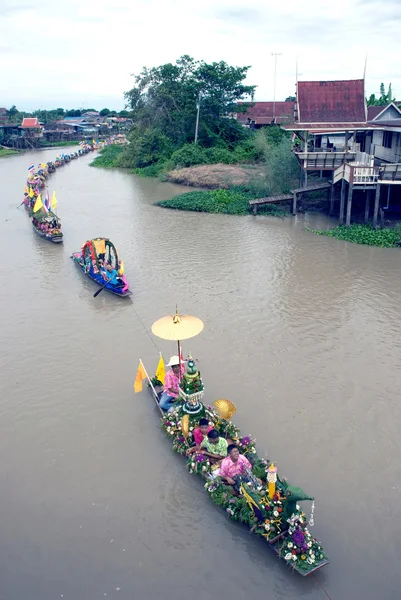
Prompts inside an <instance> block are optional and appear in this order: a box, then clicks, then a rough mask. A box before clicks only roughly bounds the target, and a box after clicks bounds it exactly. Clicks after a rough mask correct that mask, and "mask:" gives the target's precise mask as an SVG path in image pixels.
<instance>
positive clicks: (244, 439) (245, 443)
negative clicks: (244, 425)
mask: <svg viewBox="0 0 401 600" xmlns="http://www.w3.org/2000/svg"><path fill="white" fill-rule="evenodd" d="M250 441H251V438H250V437H249V435H246V436H245V437H243V438H242V440H241V444H242V445H243V446H247V445H248V444H249V442H250Z"/></svg>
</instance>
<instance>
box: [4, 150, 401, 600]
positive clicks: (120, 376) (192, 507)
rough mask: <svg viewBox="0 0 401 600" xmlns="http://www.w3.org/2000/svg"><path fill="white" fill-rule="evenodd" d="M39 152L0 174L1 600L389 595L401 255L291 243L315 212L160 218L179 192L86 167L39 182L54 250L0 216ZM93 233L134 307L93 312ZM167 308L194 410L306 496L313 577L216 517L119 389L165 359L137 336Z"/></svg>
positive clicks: (138, 400)
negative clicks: (51, 206) (52, 225)
mask: <svg viewBox="0 0 401 600" xmlns="http://www.w3.org/2000/svg"><path fill="white" fill-rule="evenodd" d="M56 153H57V150H55V149H51V150H46V151H42V152H32V153H29V154H26V155H23V156H12V157H8V158H3V159H1V160H0V179H1V182H2V200H1V202H2V212H1V220H0V236H1V248H2V261H1V262H2V268H1V277H2V285H1V287H0V302H1V304H0V306H1V313H0V315H1V339H2V344H1V349H0V353H1V354H0V357H1V363H0V364H1V371H0V388H1V398H0V433H1V435H0V452H1V457H2V460H1V462H0V504H1V520H0V548H1V554H0V598H1V600H3V599H4V600H48V599H57V598H61V597H62V598H64V599H65V600H70V599H71V600H81V599H82V600H86V599H87V600H92V599H93V600H95V599H100V598H104V597H107V598H119V599H135V600H136V599H138V600H139V599H141V600H158V599H164V598H166V599H174V600H187V599H188V598H202V600H212V599H213V600H215V599H216V598H219V599H226V598H227V599H230V600H243V599H245V598H252V599H255V598H264V599H266V600H281V599H285V600H296V599H299V598H307V599H308V600H309V599H310V600H315V599H316V600H318V599H320V600H323V599H325V598H326V600H327V598H329V599H330V598H331V599H332V600H353V599H354V598H355V599H359V598H363V599H365V600H370V599H372V600H373V599H375V600H376V599H377V598H378V597H379V598H381V599H383V600H385V599H390V598H400V597H401V576H400V560H401V487H400V481H401V466H400V456H401V447H400V423H401V402H400V394H399V388H400V384H401V321H400V302H401V300H400V299H401V251H400V250H397V249H394V250H392V249H379V248H368V247H363V246H356V245H352V244H347V243H345V242H338V241H336V240H333V239H329V238H325V237H319V236H314V235H313V234H311V233H308V232H307V231H305V229H304V227H305V225H308V226H313V227H325V226H327V225H328V220H327V218H326V217H325V216H322V215H315V216H302V215H300V216H298V217H297V218H292V217H289V218H286V219H284V220H281V219H277V218H271V217H270V218H269V217H263V216H258V217H256V218H255V217H252V216H249V217H235V216H225V215H207V214H196V213H183V212H175V211H168V210H164V209H160V208H157V207H155V206H153V205H152V203H153V202H154V201H155V200H157V199H162V198H168V197H171V196H173V195H175V194H176V193H178V192H179V191H183V188H179V187H177V186H174V185H170V184H166V183H160V182H158V181H153V180H150V179H145V178H140V177H136V176H134V175H130V174H128V173H124V172H119V171H106V170H100V169H94V168H90V167H89V166H88V165H89V162H90V161H91V160H92V159H93V155H87V156H86V157H83V158H80V159H78V160H75V161H73V162H71V163H70V164H68V165H65V166H64V167H62V168H60V169H59V170H58V171H57V172H56V173H55V174H53V175H51V177H50V180H49V181H50V184H49V187H50V192H51V191H52V189H53V188H54V189H56V192H57V197H58V213H59V215H60V216H61V217H62V222H63V229H64V236H65V237H64V244H62V245H61V244H60V245H55V244H50V243H48V242H45V241H43V240H42V239H40V238H38V237H37V236H36V235H35V234H34V232H33V231H32V227H31V224H30V220H29V217H28V215H27V213H26V211H25V210H24V209H23V208H20V209H19V210H17V208H16V207H17V205H18V204H19V203H20V202H21V201H22V194H23V185H24V183H25V179H26V176H27V168H28V165H29V164H30V163H31V162H35V164H37V163H38V162H39V161H40V160H51V159H54V157H55V155H56ZM184 191H185V190H184ZM102 235H103V236H107V237H110V238H111V239H112V240H113V241H114V243H115V244H116V246H117V248H118V250H119V253H120V254H121V256H122V258H123V259H124V263H125V271H126V275H127V278H128V280H129V281H130V282H131V285H132V287H133V290H134V296H133V299H132V301H131V300H127V301H124V300H122V299H119V298H115V297H114V296H112V295H109V294H107V293H104V292H103V293H102V294H100V295H99V296H98V297H97V298H96V299H94V298H93V293H94V292H95V291H96V289H97V288H96V286H95V284H93V283H92V282H91V281H89V280H86V279H85V278H84V277H83V275H82V274H81V273H79V272H78V270H77V269H76V267H75V266H74V265H73V263H72V260H71V259H70V255H71V253H72V252H73V251H76V250H79V249H80V247H81V245H82V244H83V243H84V241H85V240H87V239H90V238H92V237H96V236H102ZM176 303H178V306H179V309H180V311H181V312H183V313H189V314H193V315H196V316H198V317H200V318H201V319H203V321H204V322H205V328H204V331H203V332H202V333H201V335H200V336H198V337H197V338H194V339H192V340H190V341H189V342H186V343H184V346H183V349H184V353H188V352H189V351H191V352H192V354H193V356H194V357H196V358H197V359H199V363H198V366H199V369H200V371H201V373H202V376H203V379H204V383H205V389H206V400H207V401H209V402H212V401H213V400H215V399H217V398H220V397H225V398H229V399H230V400H232V401H233V402H235V404H236V406H237V413H236V415H235V417H234V421H235V422H236V424H237V425H238V426H239V427H240V428H241V429H242V431H243V432H244V433H251V434H253V435H254V436H255V437H256V438H257V446H258V451H259V453H260V454H261V455H265V456H267V457H269V458H271V459H274V461H275V462H276V463H277V465H278V467H279V470H280V473H281V474H282V475H285V476H287V477H288V479H289V480H290V481H291V483H293V484H295V485H300V486H301V487H303V488H304V489H305V491H306V492H307V493H309V494H310V495H313V496H315V498H316V509H315V526H314V528H313V533H314V535H315V536H316V537H318V539H320V540H321V541H322V543H323V546H324V548H325V550H326V552H327V553H328V555H329V557H330V560H331V562H330V564H329V565H328V566H327V567H325V568H324V569H322V570H321V571H319V572H318V573H317V574H316V576H315V577H313V576H312V577H309V578H302V577H300V576H299V575H297V574H294V573H292V572H291V571H290V570H289V568H288V567H287V566H286V564H285V563H284V561H281V560H278V559H277V558H276V557H275V555H274V554H273V553H272V552H271V551H270V549H269V548H268V547H267V545H266V544H265V543H264V542H263V541H261V540H258V539H256V538H255V537H254V536H252V535H250V534H249V533H248V532H247V530H246V529H244V528H243V527H242V526H240V525H237V524H235V523H233V522H232V521H230V520H229V519H228V517H226V515H225V514H224V513H223V512H222V511H220V509H218V508H217V507H215V506H214V505H213V504H212V502H211V501H210V500H209V498H208V496H207V494H206V492H204V491H203V489H202V482H201V481H200V480H199V479H198V478H196V477H193V476H191V475H189V474H187V473H186V471H185V466H184V462H183V460H182V459H181V457H179V456H178V455H175V454H174V453H173V452H172V451H171V449H170V445H169V442H168V441H167V440H166V439H165V438H164V436H163V434H162V433H161V431H160V430H159V429H158V413H157V410H156V408H155V406H154V404H153V401H152V399H151V396H150V394H149V393H148V392H147V391H146V390H145V391H144V392H143V393H141V394H136V395H135V394H134V393H133V380H134V378H135V374H136V369H137V366H138V359H139V358H142V359H143V361H144V364H145V366H146V368H147V369H148V371H150V372H152V373H153V372H154V370H155V369H156V365H157V360H158V354H157V352H158V349H160V350H161V351H162V352H163V355H164V357H165V358H166V359H168V358H169V356H170V354H175V346H174V345H173V343H169V342H163V341H162V340H159V339H158V338H154V337H153V336H152V335H151V334H150V328H151V324H152V323H153V321H155V320H156V319H158V318H160V317H161V316H164V315H165V314H171V313H172V312H173V311H174V308H175V304H176ZM145 328H146V330H145ZM305 509H306V512H307V514H308V515H309V512H310V503H305Z"/></svg>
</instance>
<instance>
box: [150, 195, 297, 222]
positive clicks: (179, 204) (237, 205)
mask: <svg viewBox="0 0 401 600" xmlns="http://www.w3.org/2000/svg"><path fill="white" fill-rule="evenodd" d="M254 198H255V194H254V193H252V192H246V191H240V190H207V191H200V192H188V193H186V194H180V195H179V196H174V198H171V199H170V200H160V201H159V202H156V203H155V204H156V205H157V206H162V207H163V208H173V209H177V210H189V211H195V212H207V213H220V214H226V215H248V214H249V200H252V199H254ZM263 208H264V210H263V211H262V210H261V209H259V211H258V212H261V213H264V214H268V215H272V216H280V217H282V216H284V215H285V214H287V211H285V210H284V209H282V208H279V207H278V206H276V205H270V206H269V205H267V206H266V207H263Z"/></svg>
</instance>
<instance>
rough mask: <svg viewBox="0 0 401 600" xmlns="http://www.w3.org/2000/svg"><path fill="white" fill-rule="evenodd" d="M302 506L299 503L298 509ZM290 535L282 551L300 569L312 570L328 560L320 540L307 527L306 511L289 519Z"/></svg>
mask: <svg viewBox="0 0 401 600" xmlns="http://www.w3.org/2000/svg"><path fill="white" fill-rule="evenodd" d="M298 510H300V507H299V506H298V505H297V511H298ZM288 522H289V524H290V526H289V528H288V537H287V538H286V540H285V543H284V546H283V547H282V552H283V553H284V559H285V560H286V561H287V562H291V563H292V564H293V566H294V565H296V567H297V569H298V570H299V571H304V572H307V571H310V570H312V569H313V568H315V567H316V565H317V564H318V563H320V562H322V561H324V560H327V555H326V554H325V552H324V550H323V548H322V546H321V544H320V542H318V540H317V539H316V538H314V537H313V536H312V535H311V533H310V532H309V530H308V528H307V527H306V522H305V513H302V512H301V513H300V514H299V513H298V514H297V515H293V516H292V517H291V518H290V519H288Z"/></svg>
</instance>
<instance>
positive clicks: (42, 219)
mask: <svg viewBox="0 0 401 600" xmlns="http://www.w3.org/2000/svg"><path fill="white" fill-rule="evenodd" d="M110 143H116V142H113V141H111V140H107V141H98V142H95V140H93V143H92V144H87V143H85V142H81V143H80V145H79V149H78V151H77V152H72V153H70V154H64V153H63V154H58V155H57V156H56V158H55V160H54V161H49V162H47V163H39V165H38V166H37V167H35V165H34V164H31V165H30V167H29V168H28V178H27V181H26V185H25V186H24V199H23V201H22V203H21V205H22V204H23V205H24V207H25V209H26V211H27V212H28V213H29V216H30V217H31V222H32V227H33V230H34V232H35V233H36V234H37V235H38V236H39V237H41V238H42V239H44V240H46V241H48V242H52V243H54V244H60V243H62V242H63V240H64V235H63V232H62V230H61V219H60V217H59V215H57V212H56V207H57V203H58V201H57V197H56V192H55V191H53V194H52V196H51V197H50V193H49V189H48V188H47V185H46V184H47V180H48V178H49V175H50V174H51V173H55V172H56V170H57V169H58V168H60V167H61V166H62V165H64V164H67V163H69V162H71V161H72V160H75V159H77V158H79V157H80V156H83V155H85V154H87V153H88V152H92V151H93V150H98V149H101V148H103V146H105V145H108V144H110ZM117 143H118V142H117ZM71 258H72V259H73V261H74V263H75V264H76V265H77V266H78V267H79V269H80V271H81V272H82V273H84V275H85V276H87V277H88V278H89V279H91V280H92V281H94V282H95V283H97V284H98V286H99V285H100V286H101V287H100V288H99V289H98V290H97V292H96V293H95V294H94V297H97V296H98V295H99V294H100V293H101V292H102V291H103V290H105V291H107V292H110V293H111V294H114V295H115V296H120V297H121V298H127V297H129V296H131V295H132V292H131V290H130V287H129V283H128V281H127V279H126V277H125V274H124V263H123V261H121V260H120V258H119V256H118V253H117V249H116V247H115V245H114V244H113V243H112V242H111V241H110V240H109V239H108V238H104V237H99V238H95V239H92V240H87V241H86V242H85V244H84V245H83V246H82V248H81V250H80V251H79V252H73V253H72V255H71Z"/></svg>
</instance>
